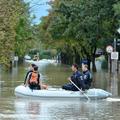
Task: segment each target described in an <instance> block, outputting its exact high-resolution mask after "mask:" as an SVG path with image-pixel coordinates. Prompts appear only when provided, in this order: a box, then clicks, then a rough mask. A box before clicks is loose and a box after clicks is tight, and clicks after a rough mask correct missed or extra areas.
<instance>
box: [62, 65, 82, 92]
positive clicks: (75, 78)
mask: <svg viewBox="0 0 120 120" xmlns="http://www.w3.org/2000/svg"><path fill="white" fill-rule="evenodd" d="M72 71H73V75H72V76H71V77H69V78H68V80H71V81H72V82H74V83H75V84H76V85H79V83H78V82H79V78H80V76H81V73H80V72H79V71H78V66H77V64H73V65H72ZM62 89H65V90H71V91H78V89H77V88H76V87H75V86H74V85H73V84H72V83H67V84H64V85H63V86H62Z"/></svg>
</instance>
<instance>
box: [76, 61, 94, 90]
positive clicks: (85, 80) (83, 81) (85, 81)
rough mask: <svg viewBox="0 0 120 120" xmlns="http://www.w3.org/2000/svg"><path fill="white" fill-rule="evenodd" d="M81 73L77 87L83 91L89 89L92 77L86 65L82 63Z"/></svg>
mask: <svg viewBox="0 0 120 120" xmlns="http://www.w3.org/2000/svg"><path fill="white" fill-rule="evenodd" d="M82 71H83V73H82V75H81V76H80V78H79V82H78V83H79V85H78V86H79V88H81V89H82V90H83V91H84V90H86V89H89V88H90V87H91V82H92V77H91V73H90V71H89V70H88V65H87V64H86V63H82Z"/></svg>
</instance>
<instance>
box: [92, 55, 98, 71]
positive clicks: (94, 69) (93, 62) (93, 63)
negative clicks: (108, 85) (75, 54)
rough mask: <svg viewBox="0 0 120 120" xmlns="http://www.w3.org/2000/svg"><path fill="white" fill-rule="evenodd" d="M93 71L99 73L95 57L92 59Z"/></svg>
mask: <svg viewBox="0 0 120 120" xmlns="http://www.w3.org/2000/svg"><path fill="white" fill-rule="evenodd" d="M92 71H93V72H97V69H96V65H95V57H93V58H92Z"/></svg>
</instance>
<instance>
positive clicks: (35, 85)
mask: <svg viewBox="0 0 120 120" xmlns="http://www.w3.org/2000/svg"><path fill="white" fill-rule="evenodd" d="M26 85H28V86H29V87H30V89H32V90H33V89H35V90H40V89H47V85H44V84H42V82H41V80H40V74H39V72H38V66H34V67H33V71H32V72H31V73H30V74H29V76H28V80H27V83H26Z"/></svg>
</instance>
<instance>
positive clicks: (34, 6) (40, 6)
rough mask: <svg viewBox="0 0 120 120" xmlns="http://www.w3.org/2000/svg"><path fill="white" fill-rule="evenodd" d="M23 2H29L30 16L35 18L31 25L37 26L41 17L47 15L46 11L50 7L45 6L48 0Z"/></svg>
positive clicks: (26, 0) (27, 0)
mask: <svg viewBox="0 0 120 120" xmlns="http://www.w3.org/2000/svg"><path fill="white" fill-rule="evenodd" d="M24 1H25V2H30V7H31V9H30V11H31V15H33V14H34V15H35V16H36V18H35V20H33V24H38V23H39V22H40V18H41V17H42V16H46V15H48V11H47V10H48V9H50V6H49V5H48V4H47V2H49V1H50V0H24Z"/></svg>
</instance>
